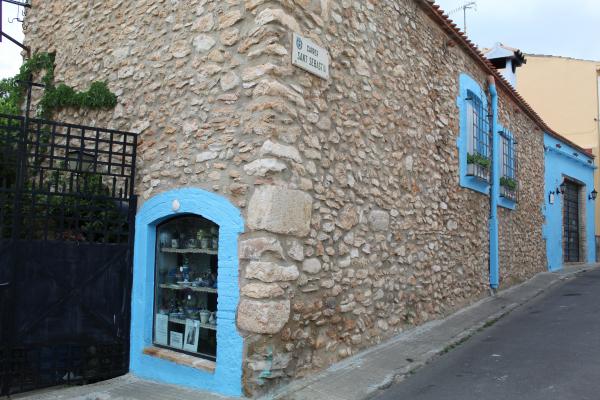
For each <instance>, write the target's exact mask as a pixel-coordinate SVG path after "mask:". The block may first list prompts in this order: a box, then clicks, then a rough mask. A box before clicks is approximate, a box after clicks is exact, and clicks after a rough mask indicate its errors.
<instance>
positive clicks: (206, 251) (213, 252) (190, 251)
mask: <svg viewBox="0 0 600 400" xmlns="http://www.w3.org/2000/svg"><path fill="white" fill-rule="evenodd" d="M160 251H162V252H163V253H179V254H210V255H217V254H219V250H210V249H195V248H194V249H176V248H173V247H163V248H161V249H160Z"/></svg>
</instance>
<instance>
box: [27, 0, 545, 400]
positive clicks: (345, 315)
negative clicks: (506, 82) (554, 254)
mask: <svg viewBox="0 0 600 400" xmlns="http://www.w3.org/2000/svg"><path fill="white" fill-rule="evenodd" d="M418 1H421V0H418ZM58 20H60V24H57V23H56V21H58ZM25 26H26V43H27V44H28V45H30V46H32V48H33V50H34V51H56V78H57V81H64V82H66V83H67V84H69V85H71V86H74V87H75V88H77V89H85V88H86V87H87V85H89V83H90V82H91V81H93V80H107V81H108V85H109V87H110V88H111V89H112V90H113V91H114V92H115V93H116V94H117V96H118V102H119V104H118V105H117V107H116V108H115V109H114V110H110V111H98V112H86V111H76V110H64V111H62V112H60V113H59V114H58V115H57V116H56V118H57V119H60V120H66V121H69V122H78V123H88V124H93V125H100V126H107V127H112V128H116V129H122V130H133V131H136V132H140V134H141V140H140V143H141V144H140V148H139V152H138V155H139V156H138V160H139V163H138V170H137V173H138V177H137V179H138V181H137V182H138V186H137V192H138V193H139V194H140V195H141V198H140V203H142V202H143V201H144V200H145V199H147V198H149V197H151V196H153V195H155V194H157V193H160V192H162V191H165V190H168V189H172V188H176V187H182V186H194V187H200V188H203V189H206V190H210V191H213V192H218V193H220V194H222V195H225V196H226V197H228V198H230V199H231V200H232V201H233V202H234V203H235V204H236V205H237V206H239V207H240V209H241V211H242V214H243V216H244V218H245V221H246V233H245V234H244V235H242V237H241V238H240V259H241V263H240V265H241V277H242V278H241V281H240V290H241V294H242V300H241V302H240V305H239V307H238V327H239V328H240V330H241V332H243V334H244V338H245V344H246V351H245V357H246V358H245V364H244V387H245V390H246V392H247V393H248V394H256V393H260V392H264V391H266V390H268V389H270V388H272V387H274V386H276V385H278V384H281V383H283V382H285V381H286V380H289V379H294V378H299V377H302V376H305V375H308V374H310V373H313V372H314V371H316V370H319V369H322V368H324V367H326V366H328V365H330V364H331V363H333V362H336V361H338V360H341V359H343V358H345V357H348V356H350V355H352V354H354V353H356V352H357V351H359V350H361V349H364V348H366V347H369V346H372V345H374V344H377V343H379V342H381V341H382V340H385V339H387V338H389V337H391V336H392V335H394V334H396V333H398V332H401V331H402V330H404V329H407V328H409V327H412V326H415V325H418V324H422V323H423V322H425V321H428V320H431V319H435V318H439V317H441V316H444V315H446V314H448V313H450V312H451V311H454V310H456V309H458V308H460V307H462V306H464V305H466V304H469V303H471V302H473V301H475V300H477V299H478V298H481V297H482V296H484V295H485V294H486V293H487V290H488V282H489V281H488V249H489V245H488V216H489V199H488V197H487V196H484V195H482V194H479V193H476V192H474V191H471V190H468V189H464V188H461V187H460V186H459V184H458V182H459V168H458V152H457V146H456V139H457V136H458V130H459V129H458V118H459V115H458V108H457V106H456V97H457V95H458V78H459V74H460V73H461V72H466V73H469V74H470V75H471V76H473V77H474V78H475V79H476V80H477V81H479V82H480V84H481V85H482V87H484V85H485V78H486V74H485V72H484V71H483V70H482V69H480V67H479V66H478V64H477V63H476V62H475V61H473V60H472V59H471V58H470V57H469V56H468V55H467V54H466V53H465V51H464V50H462V49H461V48H460V47H458V46H453V45H452V42H451V41H449V40H448V36H447V35H446V34H445V33H443V31H442V30H441V29H440V28H439V27H438V25H437V24H436V23H434V22H433V21H432V20H431V19H430V18H429V17H428V16H426V15H425V14H424V13H423V11H422V10H421V9H420V8H419V6H418V5H417V0H369V1H364V2H359V1H354V2H351V1H349V0H340V1H329V0H320V1H317V0H295V1H292V0H278V1H266V0H245V1H242V0H227V1H209V0H188V1H185V2H184V1H177V0H172V1H168V2H164V1H152V0H145V1H144V0H139V1H135V2H123V1H118V0H111V1H103V2H99V1H97V2H94V1H88V2H70V3H69V2H52V3H50V2H43V1H41V0H37V1H36V0H34V1H33V7H32V10H31V11H30V12H29V14H28V16H27V20H26V25H25ZM292 31H296V32H299V33H301V34H303V35H306V36H308V37H310V38H311V39H312V40H314V41H315V42H316V43H318V44H320V45H321V46H323V47H325V48H327V49H328V51H329V52H330V54H331V58H332V60H331V65H330V69H331V79H330V80H329V81H324V80H321V79H319V78H317V77H314V76H312V75H309V74H307V73H306V72H304V71H302V70H300V69H297V68H295V67H292V65H291V56H290V51H291V34H292ZM500 100H501V101H500V102H501V104H503V106H502V107H503V114H502V118H501V122H503V123H506V124H507V126H509V127H511V128H512V129H513V132H514V133H515V135H516V136H517V137H518V138H519V141H520V143H521V145H520V146H519V148H520V150H521V149H523V151H522V152H521V153H520V167H521V174H522V176H523V179H520V182H521V189H520V194H521V199H520V202H519V206H518V208H517V211H504V210H503V211H501V223H500V228H501V229H500V232H501V252H502V256H501V277H502V279H503V284H505V285H508V284H511V283H513V282H517V281H520V280H523V279H526V278H527V277H529V276H531V275H532V274H533V273H534V272H536V271H541V270H543V269H544V265H545V261H544V259H543V254H544V250H543V249H544V247H543V241H542V237H541V218H542V217H541V207H542V201H543V198H542V196H543V193H542V191H540V190H539V189H540V188H543V180H542V179H543V146H542V134H541V132H539V131H536V130H535V127H534V125H533V123H532V122H531V121H530V120H529V119H528V118H527V117H526V116H525V115H524V114H522V113H519V110H518V109H517V108H516V106H515V105H514V104H513V103H512V102H511V100H510V99H509V98H508V97H506V96H503V95H502V93H501V97H500ZM509 122H510V123H509ZM508 249H510V251H508ZM507 254H508V255H509V256H507Z"/></svg>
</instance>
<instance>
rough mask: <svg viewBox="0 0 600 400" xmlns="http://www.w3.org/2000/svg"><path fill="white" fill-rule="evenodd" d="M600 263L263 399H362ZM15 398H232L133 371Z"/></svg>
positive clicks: (544, 280)
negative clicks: (145, 377) (152, 379)
mask: <svg viewBox="0 0 600 400" xmlns="http://www.w3.org/2000/svg"><path fill="white" fill-rule="evenodd" d="M599 266H600V264H591V265H590V264H587V265H578V266H574V267H570V268H567V269H565V270H563V271H559V272H555V273H551V272H542V273H539V274H537V275H536V276H535V277H533V278H532V279H530V280H529V281H527V282H524V283H522V284H520V285H518V286H515V287H512V288H510V289H507V290H505V291H502V292H499V293H498V294H497V295H495V296H493V297H488V298H485V299H483V300H480V301H479V302H477V303H475V304H473V305H471V306H469V307H467V308H464V309H462V310H460V311H458V312H456V313H455V314H453V315H451V316H449V317H448V318H446V319H443V320H438V321H432V322H429V323H426V324H424V325H422V326H419V327H417V328H414V329H411V330H409V331H406V332H404V333H402V334H400V335H398V336H396V337H394V338H392V339H390V340H388V341H386V342H384V343H382V344H380V345H378V346H375V347H373V348H371V349H368V350H366V351H364V352H362V353H359V354H357V355H355V356H353V357H350V358H348V359H346V360H344V361H342V362H340V363H337V364H335V365H333V366H331V367H330V368H328V369H326V370H325V371H323V372H321V373H318V374H315V375H313V376H311V377H309V378H306V379H301V380H298V381H295V382H293V383H291V384H289V385H287V386H284V387H282V388H280V389H279V390H278V391H277V392H275V393H272V394H270V395H268V396H264V397H263V399H265V400H266V399H277V400H358V399H361V400H362V399H366V398H368V397H370V396H372V395H373V394H374V393H375V392H376V391H377V390H380V389H383V388H386V387H389V386H390V385H391V384H392V383H393V382H394V381H395V380H397V379H399V378H401V377H402V376H404V375H406V374H408V373H410V372H411V371H414V370H415V369H417V368H419V367H421V366H423V365H425V364H426V363H428V362H429V361H431V360H432V359H433V358H434V357H436V356H437V355H439V354H441V353H443V352H445V351H447V350H449V349H451V348H452V347H453V346H455V345H457V344H458V343H460V342H462V341H464V340H465V339H467V338H468V337H469V336H471V335H472V334H473V333H475V332H476V331H477V330H478V329H480V328H482V327H484V326H486V324H489V323H490V322H491V321H494V320H496V319H498V318H500V317H502V316H503V315H505V314H507V313H509V312H510V311H512V310H514V309H515V308H516V307H518V306H520V305H521V304H523V303H525V302H527V301H528V300H530V299H532V298H534V297H535V296H537V295H538V294H540V293H542V292H543V291H544V290H546V289H547V288H548V287H550V286H551V285H553V284H555V283H557V282H559V281H560V280H562V279H566V278H568V277H570V276H573V275H574V274H576V273H577V272H580V271H585V270H589V269H592V268H598V267H599ZM11 399H15V400H17V399H18V400H199V399H202V400H223V399H231V398H227V397H222V396H218V395H215V394H211V393H206V392H201V391H194V390H188V389H184V388H181V387H178V386H172V385H165V384H158V383H154V382H148V381H144V380H141V379H138V378H135V377H133V376H131V375H125V376H123V377H120V378H116V379H111V380H109V381H104V382H100V383H96V384H93V385H87V386H78V387H69V388H53V389H48V390H44V391H38V392H33V393H27V394H24V395H17V396H12V397H11Z"/></svg>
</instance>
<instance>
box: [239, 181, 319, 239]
mask: <svg viewBox="0 0 600 400" xmlns="http://www.w3.org/2000/svg"><path fill="white" fill-rule="evenodd" d="M311 213H312V198H311V197H310V195H309V194H308V193H305V192H303V191H301V190H294V189H286V188H284V187H280V186H261V187H258V188H257V189H256V190H255V191H254V194H253V195H252V198H251V199H250V204H249V205H248V226H249V227H250V229H252V230H266V231H270V232H275V233H283V234H285V235H295V236H300V237H304V236H306V235H308V233H309V232H310V218H311Z"/></svg>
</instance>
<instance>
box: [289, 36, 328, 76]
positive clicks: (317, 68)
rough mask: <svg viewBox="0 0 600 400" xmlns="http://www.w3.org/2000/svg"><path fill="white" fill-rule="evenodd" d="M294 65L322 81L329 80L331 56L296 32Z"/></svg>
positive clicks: (294, 38)
mask: <svg viewBox="0 0 600 400" xmlns="http://www.w3.org/2000/svg"><path fill="white" fill-rule="evenodd" d="M292 42H293V43H292V47H293V50H292V64H293V65H295V66H297V67H299V68H302V69H303V70H305V71H307V72H310V73H311V74H313V75H316V76H318V77H319V78H322V79H329V54H328V53H327V50H325V49H324V48H322V47H320V46H317V45H316V44H315V42H313V41H312V40H310V39H307V38H305V37H302V36H300V35H298V34H297V33H295V32H294V34H293V35H292Z"/></svg>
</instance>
